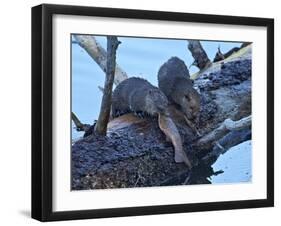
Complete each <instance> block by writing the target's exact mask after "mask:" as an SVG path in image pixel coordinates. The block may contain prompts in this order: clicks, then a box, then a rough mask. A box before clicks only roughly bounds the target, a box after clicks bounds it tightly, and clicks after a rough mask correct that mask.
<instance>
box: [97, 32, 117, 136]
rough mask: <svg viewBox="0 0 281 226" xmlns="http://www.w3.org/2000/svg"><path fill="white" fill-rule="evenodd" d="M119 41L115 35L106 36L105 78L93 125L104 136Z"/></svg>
mask: <svg viewBox="0 0 281 226" xmlns="http://www.w3.org/2000/svg"><path fill="white" fill-rule="evenodd" d="M119 44H120V42H119V41H118V39H117V37H116V36H108V37H107V56H106V78H105V83H104V89H103V96H102V102H101V108H100V113H99V117H98V121H97V123H96V125H95V132H96V133H97V134H99V135H102V136H105V135H106V131H107V123H108V121H109V116H110V108H111V96H112V87H113V82H114V75H115V67H116V50H117V48H118V45H119Z"/></svg>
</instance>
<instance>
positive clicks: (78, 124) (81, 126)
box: [71, 112, 90, 131]
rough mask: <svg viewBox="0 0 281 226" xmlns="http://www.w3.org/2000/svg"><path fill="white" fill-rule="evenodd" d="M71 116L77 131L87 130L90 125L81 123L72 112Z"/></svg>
mask: <svg viewBox="0 0 281 226" xmlns="http://www.w3.org/2000/svg"><path fill="white" fill-rule="evenodd" d="M71 118H72V121H73V122H74V124H75V126H76V130H77V131H87V130H88V129H89V128H90V125H88V124H83V123H82V122H81V121H80V120H79V119H78V117H77V116H76V115H75V114H74V113H73V112H71Z"/></svg>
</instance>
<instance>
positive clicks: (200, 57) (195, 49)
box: [188, 40, 211, 70]
mask: <svg viewBox="0 0 281 226" xmlns="http://www.w3.org/2000/svg"><path fill="white" fill-rule="evenodd" d="M188 49H189V51H190V52H191V54H192V56H193V58H194V62H193V64H192V65H194V66H196V67H198V68H199V69H200V70H203V69H205V68H207V67H209V66H210V65H211V61H210V59H209V58H208V55H207V53H206V52H205V50H204V49H203V47H202V45H201V44H200V42H199V41H198V40H189V41H188Z"/></svg>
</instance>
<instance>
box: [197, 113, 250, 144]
mask: <svg viewBox="0 0 281 226" xmlns="http://www.w3.org/2000/svg"><path fill="white" fill-rule="evenodd" d="M251 122H252V116H251V115H249V116H247V117H245V118H242V119H240V120H239V121H233V120H231V119H229V118H228V119H226V120H224V122H223V123H222V124H221V125H220V126H219V127H218V128H216V129H215V130H213V131H211V132H210V133H208V134H207V135H205V136H203V137H202V138H200V139H199V140H198V141H197V145H199V146H202V145H206V144H210V143H213V142H215V141H217V140H219V139H220V138H222V137H223V136H224V135H225V134H227V133H228V132H230V131H234V130H241V129H244V128H246V127H249V126H251Z"/></svg>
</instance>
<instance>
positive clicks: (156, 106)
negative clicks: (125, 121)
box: [112, 77, 191, 168]
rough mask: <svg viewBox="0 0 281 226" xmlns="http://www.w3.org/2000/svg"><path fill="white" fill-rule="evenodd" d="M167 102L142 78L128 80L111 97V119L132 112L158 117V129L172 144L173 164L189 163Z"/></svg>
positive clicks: (160, 93)
mask: <svg viewBox="0 0 281 226" xmlns="http://www.w3.org/2000/svg"><path fill="white" fill-rule="evenodd" d="M167 109H168V100H167V97H166V96H165V94H164V93H163V92H162V91H161V90H159V89H158V88H157V87H155V86H153V85H151V84H150V83H149V82H148V81H146V80H145V79H142V78H135V77H132V78H128V79H126V80H124V81H122V82H121V83H120V84H119V85H118V86H117V87H116V88H115V90H114V92H113V95H112V117H113V118H115V117H118V116H120V115H123V114H126V113H129V112H133V113H135V114H137V115H138V116H153V117H154V116H158V125H159V128H160V129H161V130H162V131H163V132H164V134H165V135H166V137H167V138H168V139H169V140H170V141H171V142H172V144H173V146H174V150H175V162H184V163H185V164H186V165H187V166H188V167H189V168H191V163H190V161H189V159H188V158H187V156H186V154H185V153H184V151H183V145H182V140H181V137H180V134H179V132H178V129H177V127H176V125H175V124H174V122H173V120H172V119H171V118H170V117H169V113H168V111H167Z"/></svg>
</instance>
